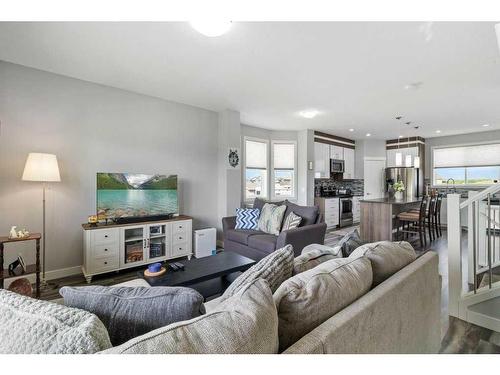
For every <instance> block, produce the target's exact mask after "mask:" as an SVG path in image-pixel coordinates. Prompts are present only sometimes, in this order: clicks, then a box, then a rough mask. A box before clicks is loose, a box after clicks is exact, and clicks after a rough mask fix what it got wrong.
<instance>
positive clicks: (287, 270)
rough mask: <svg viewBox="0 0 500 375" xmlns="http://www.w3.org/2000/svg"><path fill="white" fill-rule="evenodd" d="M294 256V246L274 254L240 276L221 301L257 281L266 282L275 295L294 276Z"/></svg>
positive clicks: (288, 246)
mask: <svg viewBox="0 0 500 375" xmlns="http://www.w3.org/2000/svg"><path fill="white" fill-rule="evenodd" d="M293 256H294V253H293V247H292V245H287V246H285V247H283V248H281V249H278V250H276V251H274V252H272V253H271V254H269V255H268V256H267V257H265V258H263V259H261V260H260V261H259V262H258V263H257V264H255V265H253V266H252V267H250V268H249V269H248V270H246V271H245V272H243V273H242V274H241V275H240V276H238V277H237V278H236V280H234V281H233V282H232V283H231V285H229V287H228V288H227V289H226V291H225V292H224V294H223V295H222V296H221V297H220V298H221V301H224V300H226V299H228V298H229V297H231V296H233V295H235V294H237V293H238V291H240V290H241V289H243V288H245V286H246V285H248V284H249V283H251V282H253V281H254V280H256V279H264V280H266V281H267V282H268V284H269V287H270V288H271V292H273V293H274V291H275V290H276V289H278V287H279V286H280V285H281V283H282V282H283V281H285V280H286V279H288V278H289V277H290V276H292V270H293Z"/></svg>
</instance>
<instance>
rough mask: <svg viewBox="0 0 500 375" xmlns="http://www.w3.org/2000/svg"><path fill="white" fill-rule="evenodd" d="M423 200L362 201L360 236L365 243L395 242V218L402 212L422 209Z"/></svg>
mask: <svg viewBox="0 0 500 375" xmlns="http://www.w3.org/2000/svg"><path fill="white" fill-rule="evenodd" d="M420 202H421V198H405V199H402V200H396V199H394V198H375V199H361V212H360V217H361V220H360V228H359V230H360V236H361V238H362V239H363V241H366V242H377V241H393V240H395V239H394V238H393V236H394V233H395V231H396V225H397V224H396V222H397V219H396V218H395V217H396V215H398V214H399V213H401V212H404V211H409V210H411V209H414V208H419V207H420Z"/></svg>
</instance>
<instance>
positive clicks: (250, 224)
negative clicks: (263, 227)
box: [234, 208, 260, 229]
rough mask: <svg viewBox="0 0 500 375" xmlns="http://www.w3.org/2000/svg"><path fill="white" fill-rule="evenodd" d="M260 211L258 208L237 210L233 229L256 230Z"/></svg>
mask: <svg viewBox="0 0 500 375" xmlns="http://www.w3.org/2000/svg"><path fill="white" fill-rule="evenodd" d="M259 215H260V210H259V209H258V208H237V209H236V226H235V227H234V229H257V228H258V223H259Z"/></svg>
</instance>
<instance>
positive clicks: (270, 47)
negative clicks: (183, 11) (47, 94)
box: [0, 22, 500, 139]
mask: <svg viewBox="0 0 500 375" xmlns="http://www.w3.org/2000/svg"><path fill="white" fill-rule="evenodd" d="M499 57H500V56H499V49H498V46H497V41H496V37H495V31H494V24H493V23H489V22H480V23H474V22H456V23H432V24H430V23H410V22H407V23H403V22H400V23H386V22H378V23H368V22H359V23H351V22H348V23H342V22H325V23H312V22H299V23H288V22H287V23H275V22H271V23H269V22H260V23H247V22H243V23H240V22H238V23H234V24H233V26H232V28H231V29H230V30H229V32H228V33H227V34H225V35H223V36H220V37H217V38H207V37H205V36H203V35H201V34H199V33H197V32H196V31H195V30H193V29H192V28H191V27H190V26H189V24H187V23H183V22H167V23H125V22H121V23H5V22H4V23H0V59H1V60H5V61H9V62H13V63H18V64H22V65H26V66H30V67H34V68H37V69H42V70H46V71H50V72H54V73H58V74H63V75H66V76H70V77H74V78H79V79H83V80H87V81H92V82H96V83H100V84H104V85H108V86H113V87H118V88H121V89H126V90H130V91H135V92H138V93H142V94H147V95H152V96H156V97H160V98H164V99H168V100H172V101H176V102H181V103H187V104H191V105H194V106H198V107H202V108H207V109H211V110H215V111H219V110H223V109H225V108H230V109H234V110H238V111H240V113H241V119H242V122H243V123H246V124H249V125H255V126H259V127H263V128H268V129H276V130H285V129H286V130H298V129H316V130H323V131H327V132H331V133H334V134H337V135H340V136H346V137H349V138H355V139H362V138H364V137H365V134H366V133H367V132H370V133H371V134H372V137H373V138H380V139H387V138H393V137H397V136H398V135H400V134H402V135H405V136H407V135H421V136H423V137H431V136H436V135H437V134H436V133H435V131H436V130H437V129H440V130H441V134H440V135H441V136H443V135H449V134H458V133H467V132H477V131H485V130H493V129H500V105H499V98H500V66H499ZM413 82H423V84H422V85H421V87H420V88H419V89H417V90H405V88H404V87H405V85H407V84H409V83H413ZM0 84H1V83H0ZM310 108H315V109H318V110H320V111H322V114H321V115H320V116H317V117H316V118H314V119H311V120H307V119H303V118H301V117H299V116H298V115H297V112H299V111H301V110H304V109H310ZM396 115H403V116H404V120H407V121H412V122H413V123H414V124H418V125H420V129H419V130H418V131H415V130H414V129H412V128H410V127H408V126H405V125H403V124H402V122H398V121H397V120H395V119H394V117H395V116H396ZM485 123H489V124H491V126H490V127H489V128H484V127H482V126H481V125H482V124H485ZM349 128H354V129H355V131H354V132H349V131H348V129H349Z"/></svg>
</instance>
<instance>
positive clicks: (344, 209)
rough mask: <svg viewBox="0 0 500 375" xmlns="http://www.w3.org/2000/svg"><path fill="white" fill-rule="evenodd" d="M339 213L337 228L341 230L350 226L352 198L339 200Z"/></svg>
mask: <svg viewBox="0 0 500 375" xmlns="http://www.w3.org/2000/svg"><path fill="white" fill-rule="evenodd" d="M339 211H340V224H339V227H341V228H342V227H348V226H350V225H352V198H340V204H339Z"/></svg>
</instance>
